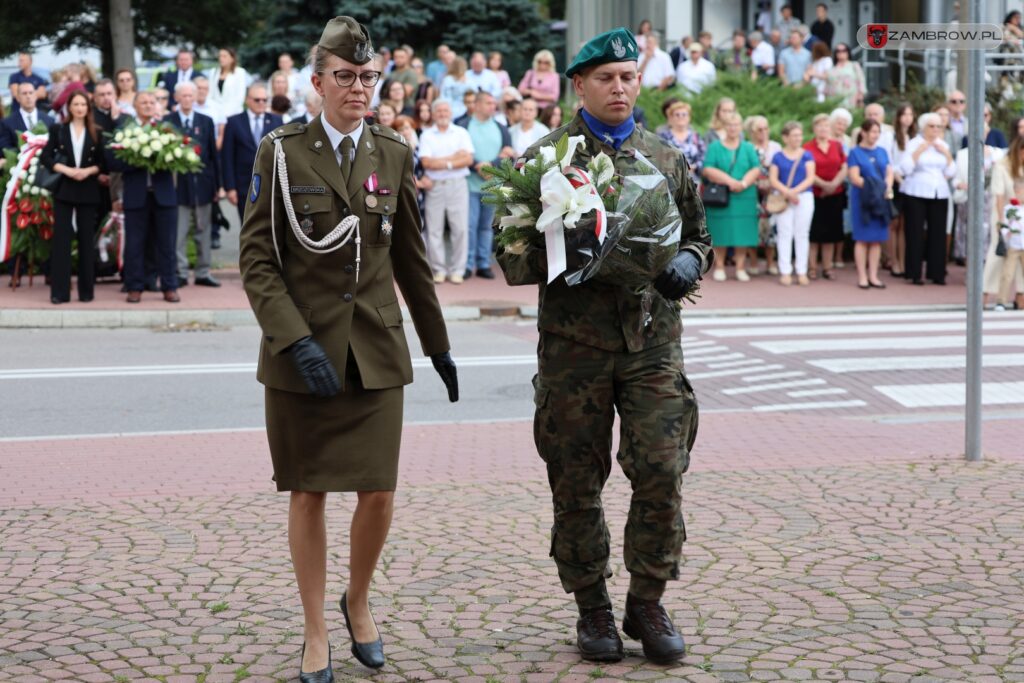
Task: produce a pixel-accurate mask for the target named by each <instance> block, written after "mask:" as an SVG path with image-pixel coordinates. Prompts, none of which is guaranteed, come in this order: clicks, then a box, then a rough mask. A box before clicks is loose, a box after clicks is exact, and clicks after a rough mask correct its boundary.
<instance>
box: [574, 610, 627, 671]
mask: <svg viewBox="0 0 1024 683" xmlns="http://www.w3.org/2000/svg"><path fill="white" fill-rule="evenodd" d="M576 646H577V647H578V648H579V649H580V654H581V655H582V656H583V659H586V660H589V661H591V662H618V661H620V660H621V659H622V638H620V637H619V630H618V629H617V628H615V615H614V614H612V608H611V605H605V606H604V607H594V608H592V609H581V610H580V618H579V619H578V620H577V621H576Z"/></svg>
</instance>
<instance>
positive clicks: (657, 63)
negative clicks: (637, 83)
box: [637, 3, 866, 108]
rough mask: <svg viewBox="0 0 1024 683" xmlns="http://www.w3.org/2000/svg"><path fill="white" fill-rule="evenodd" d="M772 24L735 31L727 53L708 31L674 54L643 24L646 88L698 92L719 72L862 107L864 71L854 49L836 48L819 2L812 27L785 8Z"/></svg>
mask: <svg viewBox="0 0 1024 683" xmlns="http://www.w3.org/2000/svg"><path fill="white" fill-rule="evenodd" d="M780 12H781V14H780V16H779V17H778V18H777V19H776V21H775V22H774V24H772V23H771V22H770V21H768V20H767V19H766V18H765V17H760V18H759V19H758V25H759V26H761V27H762V28H759V29H757V30H754V31H750V32H749V33H748V32H746V31H743V30H742V29H736V30H735V31H733V33H732V40H731V42H730V43H729V44H728V46H726V47H724V48H716V47H715V44H714V36H713V35H712V34H711V32H710V31H701V32H700V33H699V34H698V35H697V38H696V39H694V38H693V37H692V36H683V38H682V39H681V40H680V41H679V44H678V45H676V46H675V47H673V48H672V49H671V50H670V51H667V52H666V51H665V50H663V49H662V48H661V47H660V44H661V37H660V36H659V35H658V33H657V32H656V31H654V30H653V29H652V28H651V23H650V22H649V21H644V22H642V23H641V24H640V26H639V27H638V29H637V45H638V46H639V48H640V49H641V51H642V54H641V57H640V61H639V63H638V68H639V70H640V72H641V73H642V74H643V83H644V86H645V87H647V88H656V89H658V90H666V89H668V88H671V87H673V86H675V85H679V86H682V87H683V88H686V89H687V90H689V91H691V92H693V93H699V92H701V90H703V89H704V88H705V87H707V86H708V85H709V84H711V83H714V82H715V80H716V79H717V78H718V74H719V73H736V74H747V75H749V76H750V77H751V78H762V77H775V78H778V79H779V80H780V81H781V82H782V83H784V84H786V85H794V86H797V85H804V84H810V85H812V86H814V88H815V90H816V91H817V97H818V101H820V102H824V101H825V100H826V99H827V98H840V99H841V102H840V104H841V105H842V106H843V107H846V108H856V107H861V106H863V103H864V96H865V94H866V83H865V80H864V72H863V70H862V69H861V66H860V64H859V63H857V62H855V61H853V60H851V59H850V56H851V53H850V46H849V45H847V44H845V43H835V44H833V39H834V37H835V25H834V24H833V23H832V20H831V19H829V17H828V6H827V5H826V4H824V3H819V4H818V5H817V7H816V8H815V13H816V19H815V21H814V23H812V24H811V25H809V26H808V25H807V24H804V23H802V22H801V21H800V20H798V19H796V18H794V17H793V11H792V8H791V7H790V6H789V5H783V7H782V8H781V10H780Z"/></svg>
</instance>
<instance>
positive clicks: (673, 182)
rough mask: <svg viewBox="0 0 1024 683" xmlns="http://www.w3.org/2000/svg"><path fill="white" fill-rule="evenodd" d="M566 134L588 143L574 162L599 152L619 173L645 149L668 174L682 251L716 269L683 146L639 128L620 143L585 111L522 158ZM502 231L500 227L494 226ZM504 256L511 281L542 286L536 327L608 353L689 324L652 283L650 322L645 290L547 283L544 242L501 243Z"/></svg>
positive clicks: (675, 335)
mask: <svg viewBox="0 0 1024 683" xmlns="http://www.w3.org/2000/svg"><path fill="white" fill-rule="evenodd" d="M565 133H568V134H569V136H570V137H571V136H574V135H582V136H583V138H584V145H583V147H582V148H581V149H580V150H578V151H577V152H576V155H575V156H574V157H573V163H574V164H576V165H579V166H584V165H585V164H586V163H587V161H589V160H590V159H591V158H592V157H593V156H595V155H597V154H598V153H599V152H604V153H605V154H607V155H608V156H609V157H611V159H612V162H613V164H614V165H615V169H616V172H618V173H622V174H624V175H629V170H630V167H631V165H633V164H635V163H636V157H635V156H634V155H636V154H641V155H643V156H644V157H645V158H646V159H647V160H648V161H650V162H651V163H652V164H654V166H656V167H657V168H658V170H659V171H661V173H662V174H663V175H664V176H665V177H666V178H667V179H668V181H669V186H670V189H671V191H672V194H673V197H674V198H675V202H676V205H677V206H678V207H679V215H680V217H681V218H682V221H683V228H682V237H681V239H680V242H679V249H680V250H683V249H688V250H690V251H692V252H693V253H694V254H696V255H697V256H698V257H699V258H700V260H701V265H702V268H701V272H703V273H706V272H707V271H708V269H709V268H710V267H711V263H712V261H713V259H714V252H713V251H712V250H711V235H710V234H709V233H708V230H707V223H706V221H705V218H704V204H703V203H702V202H701V200H700V195H698V193H697V188H696V187H695V186H694V183H693V180H692V179H691V177H690V171H689V167H688V166H687V163H686V159H685V158H684V157H683V154H682V152H680V151H679V150H677V149H676V148H674V147H671V146H670V145H667V144H665V143H664V142H663V141H662V140H660V139H659V138H658V136H657V135H655V134H653V133H650V132H648V131H646V130H643V129H642V128H640V127H637V128H636V129H635V130H634V131H633V133H632V134H631V135H630V136H629V137H628V138H626V140H625V142H623V143H622V146H621V147H620V148H619V149H618V150H616V149H615V148H614V147H611V146H610V145H608V144H606V143H605V142H603V141H602V140H600V139H598V137H597V136H596V135H594V133H593V132H591V130H590V128H588V127H587V124H586V122H585V121H584V120H583V117H582V115H580V114H579V113H577V114H576V116H575V117H574V118H573V119H572V120H571V121H570V122H569V123H568V124H566V125H565V126H562V127H561V128H558V129H556V130H554V131H552V132H551V133H550V134H549V135H547V136H545V137H543V138H541V139H540V140H538V141H537V142H536V143H535V144H534V145H532V146H531V147H530V148H529V149H527V150H526V153H525V154H524V155H523V157H522V158H521V159H520V160H519V162H526V161H528V160H530V159H533V158H534V157H536V156H537V154H538V150H539V149H540V148H541V147H543V146H545V145H552V144H554V143H555V142H557V141H558V139H559V138H561V137H562V135H563V134H565ZM496 229H497V228H496ZM497 258H498V262H499V263H500V264H501V267H502V270H503V271H504V273H505V280H506V281H507V282H508V284H510V285H526V284H537V285H540V295H539V312H538V316H537V327H538V328H539V329H540V330H542V331H545V332H551V333H554V334H557V335H559V336H562V337H566V338H568V339H572V340H573V341H576V342H579V343H581V344H586V345H587V346H593V347H596V348H599V349H603V350H605V351H629V352H637V351H642V350H644V349H647V348H651V347H653V346H658V345H659V344H664V343H665V342H668V341H671V340H673V339H676V340H678V339H679V337H680V336H681V335H682V331H683V326H682V320H681V318H680V307H679V304H678V303H677V302H674V301H668V300H666V299H665V298H664V297H662V296H661V295H660V294H658V293H657V291H656V290H654V289H653V288H651V291H652V292H653V299H652V302H651V305H650V315H651V320H650V322H649V324H645V318H646V315H647V313H646V312H645V307H644V306H643V295H642V293H641V294H638V293H636V292H634V291H633V290H631V289H629V288H627V287H623V286H617V285H614V284H611V283H606V282H599V281H597V280H596V279H591V280H587V281H586V282H583V283H581V284H578V285H574V286H572V287H570V286H569V285H567V284H566V283H565V279H564V278H562V277H558V278H556V279H555V280H553V281H552V282H551V283H550V284H546V282H547V255H546V254H545V251H544V249H543V248H542V247H536V246H533V245H530V246H527V248H526V250H525V251H523V252H522V253H519V254H513V253H510V252H509V251H507V250H505V249H504V248H502V247H499V248H498V252H497Z"/></svg>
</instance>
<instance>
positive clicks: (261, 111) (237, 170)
mask: <svg viewBox="0 0 1024 683" xmlns="http://www.w3.org/2000/svg"><path fill="white" fill-rule="evenodd" d="M245 106H246V109H247V111H243V112H242V113H241V114H235V115H234V116H231V117H229V118H228V122H227V125H226V126H224V144H223V146H222V147H221V150H220V155H221V162H222V163H223V164H224V167H223V173H224V176H223V177H224V189H225V190H227V193H228V201H229V202H231V203H232V204H234V205H235V206H237V207H238V218H239V220H244V218H245V215H244V214H245V205H246V204H247V203H248V202H246V201H245V196H246V191H247V190H248V189H249V183H250V182H251V181H252V165H253V163H254V162H255V161H256V150H257V148H258V147H259V142H260V140H261V139H262V138H263V136H264V135H266V134H267V133H269V132H270V131H272V130H274V129H275V128H277V127H278V126H283V125H284V121H282V120H281V117H280V116H278V115H276V114H268V113H266V112H267V86H265V85H264V84H262V83H253V84H252V85H250V86H249V90H248V91H247V92H246V95H245ZM214 242H215V246H214V249H216V248H217V247H216V244H217V243H219V239H217V236H216V235H215V236H214Z"/></svg>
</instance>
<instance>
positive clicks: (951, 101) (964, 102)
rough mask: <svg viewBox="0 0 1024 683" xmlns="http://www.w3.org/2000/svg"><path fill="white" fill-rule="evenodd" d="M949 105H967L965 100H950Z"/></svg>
mask: <svg viewBox="0 0 1024 683" xmlns="http://www.w3.org/2000/svg"><path fill="white" fill-rule="evenodd" d="M949 103H950V104H967V100H950V101H949Z"/></svg>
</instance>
